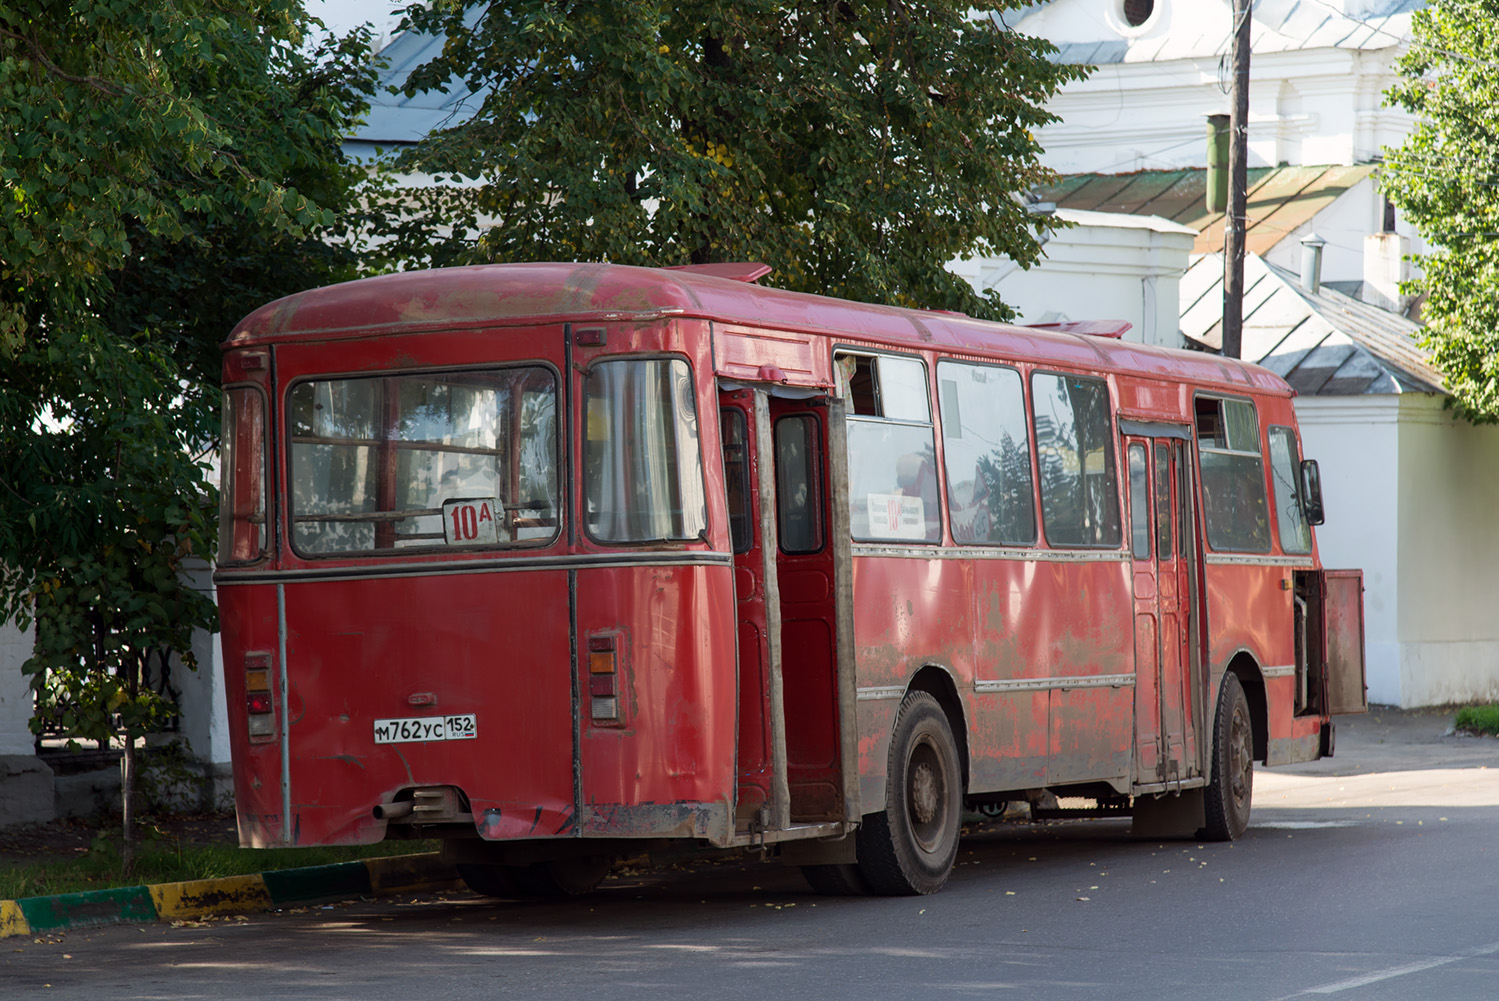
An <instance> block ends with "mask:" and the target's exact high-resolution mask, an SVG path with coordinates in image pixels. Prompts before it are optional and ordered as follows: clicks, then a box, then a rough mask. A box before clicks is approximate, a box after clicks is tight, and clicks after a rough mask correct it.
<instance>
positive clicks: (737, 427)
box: [719, 407, 754, 553]
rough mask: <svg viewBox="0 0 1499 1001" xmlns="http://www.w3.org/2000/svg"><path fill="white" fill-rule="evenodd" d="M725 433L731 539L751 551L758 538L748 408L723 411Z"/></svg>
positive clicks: (738, 550) (736, 549)
mask: <svg viewBox="0 0 1499 1001" xmlns="http://www.w3.org/2000/svg"><path fill="white" fill-rule="evenodd" d="M719 423H720V426H721V427H722V434H723V470H724V481H725V485H726V486H727V487H728V494H729V539H730V541H731V543H732V544H733V547H734V552H736V553H747V552H749V548H750V544H751V543H752V542H754V517H753V514H752V509H751V507H750V493H749V491H750V485H749V484H750V472H749V444H748V441H747V440H746V439H747V438H748V437H749V436H748V434H747V433H746V429H745V420H744V411H742V410H733V409H730V408H727V407H726V408H724V409H723V410H721V411H719Z"/></svg>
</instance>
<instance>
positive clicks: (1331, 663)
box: [1322, 570, 1369, 715]
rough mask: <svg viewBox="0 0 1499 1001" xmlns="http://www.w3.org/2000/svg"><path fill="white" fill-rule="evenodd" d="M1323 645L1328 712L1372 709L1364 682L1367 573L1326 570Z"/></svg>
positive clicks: (1366, 710)
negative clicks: (1365, 585) (1365, 575)
mask: <svg viewBox="0 0 1499 1001" xmlns="http://www.w3.org/2000/svg"><path fill="white" fill-rule="evenodd" d="M1323 581H1324V583H1323V594H1324V602H1323V606H1322V607H1323V630H1322V648H1323V657H1324V662H1325V663H1326V664H1327V711H1328V712H1329V713H1331V714H1333V715H1337V714H1339V713H1361V712H1368V710H1369V691H1368V686H1367V685H1366V684H1365V682H1364V572H1363V571H1362V570H1326V571H1323Z"/></svg>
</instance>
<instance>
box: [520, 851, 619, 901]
mask: <svg viewBox="0 0 1499 1001" xmlns="http://www.w3.org/2000/svg"><path fill="white" fill-rule="evenodd" d="M613 864H614V860H613V859H611V858H610V857H609V856H607V855H585V856H582V857H581V858H567V859H556V860H554V861H551V862H536V863H533V864H531V865H524V866H515V867H514V868H513V869H511V870H510V876H511V878H512V879H514V880H515V885H516V886H518V887H519V888H520V891H521V893H523V894H525V895H526V896H528V897H551V898H558V897H581V896H583V895H584V894H586V893H592V892H593V891H594V890H595V889H597V888H598V885H599V884H600V883H602V882H603V881H604V877H605V876H607V875H609V868H610V866H612V865H613Z"/></svg>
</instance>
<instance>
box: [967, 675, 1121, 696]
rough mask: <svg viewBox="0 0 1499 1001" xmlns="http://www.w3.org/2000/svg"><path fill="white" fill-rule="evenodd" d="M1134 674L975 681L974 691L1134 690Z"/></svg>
mask: <svg viewBox="0 0 1499 1001" xmlns="http://www.w3.org/2000/svg"><path fill="white" fill-rule="evenodd" d="M1134 684H1135V676H1134V675H1133V674H1088V675H1068V676H1065V677H1051V678H1005V679H1002V680H992V681H975V682H974V683H973V691H974V693H975V694H978V695H989V694H993V693H995V692H1044V691H1053V690H1060V691H1064V692H1065V691H1067V690H1068V689H1072V688H1133V687H1134Z"/></svg>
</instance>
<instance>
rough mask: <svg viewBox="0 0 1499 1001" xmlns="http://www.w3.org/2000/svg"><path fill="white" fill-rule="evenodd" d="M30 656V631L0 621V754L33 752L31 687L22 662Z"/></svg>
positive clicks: (0, 755)
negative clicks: (30, 726) (24, 631)
mask: <svg viewBox="0 0 1499 1001" xmlns="http://www.w3.org/2000/svg"><path fill="white" fill-rule="evenodd" d="M30 656H31V634H30V633H23V632H21V630H19V629H17V628H16V627H15V625H14V624H13V623H10V622H5V623H0V757H3V756H5V755H9V754H31V753H32V746H33V743H32V735H31V730H30V729H29V724H30V722H31V688H30V686H29V685H28V684H27V681H28V679H27V677H26V675H24V674H22V673H21V665H22V664H23V663H25V662H26V659H27V658H28V657H30Z"/></svg>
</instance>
